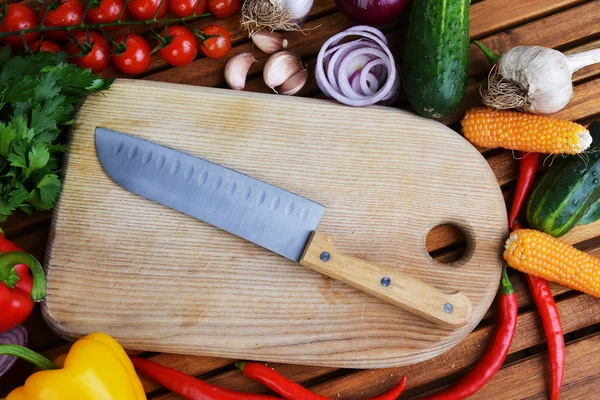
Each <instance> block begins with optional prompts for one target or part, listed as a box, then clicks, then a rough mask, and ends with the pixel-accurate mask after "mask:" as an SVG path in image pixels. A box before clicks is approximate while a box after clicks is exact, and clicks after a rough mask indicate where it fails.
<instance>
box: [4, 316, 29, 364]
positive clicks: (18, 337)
mask: <svg viewBox="0 0 600 400" xmlns="http://www.w3.org/2000/svg"><path fill="white" fill-rule="evenodd" d="M0 344H18V345H21V346H26V345H27V331H26V330H25V328H23V327H22V326H21V325H19V326H17V327H16V328H13V329H11V330H10V331H8V332H4V333H2V334H0ZM15 361H17V357H13V356H7V355H1V356H0V376H2V375H4V374H5V373H6V372H7V371H8V370H9V369H10V368H11V367H12V366H13V364H14V363H15Z"/></svg>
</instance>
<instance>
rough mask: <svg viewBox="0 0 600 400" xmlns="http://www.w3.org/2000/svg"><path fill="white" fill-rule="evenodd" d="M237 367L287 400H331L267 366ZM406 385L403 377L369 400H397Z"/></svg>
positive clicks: (247, 365) (244, 365) (246, 365)
mask: <svg viewBox="0 0 600 400" xmlns="http://www.w3.org/2000/svg"><path fill="white" fill-rule="evenodd" d="M235 366H236V367H237V368H238V369H239V370H240V371H242V372H243V373H244V375H245V376H247V377H248V378H250V379H254V380H255V381H258V382H260V383H262V384H263V385H265V386H266V387H268V388H269V389H271V390H272V391H274V392H275V393H277V394H279V395H281V396H283V397H284V398H285V399H287V400H329V399H328V398H327V397H324V396H321V395H319V394H316V393H314V392H311V391H310V390H308V389H306V388H305V387H303V386H302V385H299V384H297V383H296V382H293V381H291V380H289V379H287V378H286V377H284V376H283V375H281V374H280V373H278V372H277V371H275V370H274V369H272V368H269V367H267V366H266V365H263V364H260V363H253V362H238V363H235ZM405 385H406V377H403V378H402V380H401V381H400V383H399V384H398V385H396V387H394V388H392V389H391V390H390V391H388V392H386V393H384V394H382V395H380V396H378V397H373V398H372V399H367V400H395V399H397V398H398V396H400V394H401V393H402V391H403V390H404V386H405Z"/></svg>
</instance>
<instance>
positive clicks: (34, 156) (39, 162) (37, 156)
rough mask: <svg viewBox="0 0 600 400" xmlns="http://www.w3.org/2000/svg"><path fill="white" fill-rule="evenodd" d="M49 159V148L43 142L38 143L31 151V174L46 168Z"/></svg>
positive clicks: (29, 170)
mask: <svg viewBox="0 0 600 400" xmlns="http://www.w3.org/2000/svg"><path fill="white" fill-rule="evenodd" d="M48 160H50V152H49V151H48V148H47V147H46V146H45V145H44V144H42V143H37V144H36V145H35V146H33V147H32V148H31V150H30V151H29V169H28V172H29V174H31V173H32V172H35V171H37V170H38V169H41V168H44V167H45V166H46V164H48Z"/></svg>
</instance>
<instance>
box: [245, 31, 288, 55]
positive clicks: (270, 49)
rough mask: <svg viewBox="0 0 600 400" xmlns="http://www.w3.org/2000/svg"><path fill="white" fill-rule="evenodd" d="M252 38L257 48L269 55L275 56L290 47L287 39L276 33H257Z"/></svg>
mask: <svg viewBox="0 0 600 400" xmlns="http://www.w3.org/2000/svg"><path fill="white" fill-rule="evenodd" d="M250 38H251V39H252V42H254V44H255V45H256V47H258V48H259V49H260V50H261V51H262V52H263V53H267V54H273V53H275V52H277V51H279V50H283V49H286V48H287V47H288V41H287V39H284V38H283V36H281V35H280V34H279V33H276V32H256V33H253V34H252V36H250Z"/></svg>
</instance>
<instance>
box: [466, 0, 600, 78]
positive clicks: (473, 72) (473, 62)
mask: <svg viewBox="0 0 600 400" xmlns="http://www.w3.org/2000/svg"><path fill="white" fill-rule="evenodd" d="M485 3H487V1H485V2H484V3H482V4H485ZM527 3H529V0H528V1H527ZM508 7H510V6H508ZM599 13H600V1H597V0H595V1H592V2H589V3H586V4H584V5H581V6H578V7H575V8H572V9H570V10H567V11H564V12H561V13H559V14H555V15H552V16H550V17H547V18H544V19H541V20H538V21H535V22H531V23H529V24H527V25H522V26H520V27H518V28H515V29H511V30H509V31H507V32H501V33H498V34H496V35H493V36H490V37H488V38H486V39H483V40H481V42H482V43H483V44H485V45H486V46H488V47H489V48H490V49H491V50H492V51H494V52H496V53H499V54H502V53H504V52H505V51H507V50H508V49H510V48H511V47H515V46H522V45H539V46H545V47H553V48H555V47H562V46H568V45H569V44H573V43H577V42H581V41H582V40H584V39H585V38H588V37H592V36H594V35H596V34H598V32H600V24H598V23H597V22H598V21H597V16H598V14H599ZM573 21H577V29H573ZM488 71H489V66H488V63H487V60H486V59H485V57H484V56H483V54H482V52H481V51H480V50H479V49H478V48H477V46H475V45H471V56H470V67H469V75H470V76H477V75H483V74H487V72H488Z"/></svg>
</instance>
